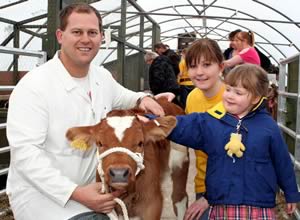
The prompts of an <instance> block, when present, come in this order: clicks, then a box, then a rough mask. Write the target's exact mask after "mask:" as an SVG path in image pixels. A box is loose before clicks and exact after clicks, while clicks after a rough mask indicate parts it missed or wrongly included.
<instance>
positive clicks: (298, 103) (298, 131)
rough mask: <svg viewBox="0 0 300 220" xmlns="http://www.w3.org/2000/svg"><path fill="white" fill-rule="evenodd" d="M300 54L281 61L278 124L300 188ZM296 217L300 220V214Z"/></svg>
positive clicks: (296, 213) (297, 211)
mask: <svg viewBox="0 0 300 220" xmlns="http://www.w3.org/2000/svg"><path fill="white" fill-rule="evenodd" d="M299 62H300V53H299V54H296V55H294V56H292V57H290V58H287V59H284V60H281V61H280V69H279V82H278V114H277V122H278V125H279V127H280V128H281V130H282V131H283V136H284V138H285V141H286V143H287V145H288V147H289V152H290V156H291V158H292V161H293V163H294V168H295V173H296V178H297V184H298V189H299V188H300V187H299V186H300V68H299ZM295 216H296V218H297V219H300V212H299V210H296V212H295Z"/></svg>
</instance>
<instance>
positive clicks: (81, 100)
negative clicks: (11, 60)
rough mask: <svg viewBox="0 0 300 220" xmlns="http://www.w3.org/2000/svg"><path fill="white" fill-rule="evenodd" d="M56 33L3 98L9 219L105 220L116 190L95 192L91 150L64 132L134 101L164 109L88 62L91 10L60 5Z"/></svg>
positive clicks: (93, 44) (95, 33)
mask: <svg viewBox="0 0 300 220" xmlns="http://www.w3.org/2000/svg"><path fill="white" fill-rule="evenodd" d="M56 37H57V40H58V42H59V44H60V45H61V50H59V51H58V52H57V53H56V55H55V56H54V57H53V59H51V60H49V61H48V62H46V63H45V64H43V65H41V66H39V67H37V68H35V69H33V70H32V71H30V72H29V73H27V74H26V75H25V76H24V77H23V78H22V80H21V81H20V82H19V83H18V84H17V86H16V87H15V89H14V90H13V92H12V94H11V96H10V100H9V109H8V116H7V138H8V141H9V145H10V146H11V161H10V167H9V172H8V179H7V191H6V192H7V195H8V198H9V202H10V206H11V208H12V211H13V214H14V218H15V219H16V220H33V219H38V220H54V219H55V220H67V219H72V220H85V219H90V220H92V219H93V220H103V219H108V217H107V216H106V215H105V213H109V212H111V211H112V209H113V208H114V206H115V204H116V203H115V201H114V198H115V197H117V196H119V195H120V194H121V193H123V192H119V191H116V192H113V193H107V194H100V191H101V189H100V188H101V184H99V183H96V182H95V176H96V164H97V158H96V148H91V149H90V150H88V151H80V150H77V149H74V148H72V147H71V146H70V144H69V143H68V141H67V139H66V137H65V134H66V131H67V130H68V129H69V128H71V127H74V126H85V125H92V124H96V123H98V122H99V121H100V120H101V119H102V118H104V117H105V116H106V114H107V113H108V112H109V111H111V110H112V109H127V108H131V107H134V106H136V104H137V103H140V104H139V107H140V108H142V109H145V110H149V111H151V112H153V113H154V114H157V115H163V114H164V112H163V109H162V108H161V106H159V105H158V104H157V103H156V102H155V101H154V100H153V99H152V98H150V97H148V96H147V94H145V93H136V92H133V91H130V90H128V89H126V88H124V87H123V86H121V85H120V84H118V83H117V82H116V81H115V80H114V79H113V77H112V75H111V74H110V72H108V71H107V70H106V69H104V68H103V67H98V66H94V65H92V64H91V62H92V60H93V58H94V57H95V56H96V54H97V53H98V51H99V48H100V46H101V40H102V20H101V16H100V14H99V12H98V11H97V10H96V9H95V8H93V7H92V6H90V5H88V4H84V3H78V4H70V5H68V6H67V7H65V8H64V9H63V10H62V11H61V12H60V24H59V28H58V29H57V31H56ZM101 213H103V214H101Z"/></svg>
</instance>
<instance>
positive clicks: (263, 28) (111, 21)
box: [0, 0, 300, 65]
mask: <svg viewBox="0 0 300 220" xmlns="http://www.w3.org/2000/svg"><path fill="white" fill-rule="evenodd" d="M62 1H63V2H71V0H62ZM122 2H123V1H121V0H100V1H94V3H92V5H93V6H94V7H95V8H96V9H97V10H99V12H100V13H101V15H102V17H103V24H104V27H105V28H107V27H108V26H110V27H111V28H112V33H113V35H114V36H116V37H119V34H120V32H119V30H120V27H121V26H122V25H124V27H125V26H126V28H125V36H126V41H127V42H128V43H130V44H131V45H134V46H139V45H140V42H139V39H140V27H141V15H144V23H143V24H142V26H143V29H144V36H143V40H144V43H143V47H144V48H145V49H151V46H152V45H151V44H152V22H150V21H149V19H152V20H153V21H154V22H156V23H157V24H158V25H159V26H160V31H161V38H160V40H161V41H162V42H164V43H166V44H168V45H169V46H170V47H171V48H172V49H175V50H176V49H177V47H178V45H177V44H178V34H182V33H195V34H196V36H197V38H203V37H209V38H212V39H214V40H216V41H218V43H219V45H220V47H221V48H222V49H226V48H227V47H228V45H229V42H228V40H227V37H228V34H229V33H230V32H231V31H233V30H236V29H241V30H243V31H253V32H254V34H255V44H256V47H258V48H259V49H260V50H261V51H262V52H263V53H265V54H266V55H267V56H269V57H270V59H271V62H272V63H273V64H278V61H279V60H280V59H284V58H287V57H290V56H293V55H295V54H296V53H299V52H300V40H299V36H300V13H298V8H299V7H298V6H299V0H285V1H279V0H243V1H241V0H200V1H199V0H172V1H170V0H151V1H150V0H127V1H126V6H127V7H126V10H125V11H126V13H127V14H126V18H121V8H122ZM123 3H124V2H123ZM47 9H48V0H1V2H0V42H3V41H4V39H5V38H6V37H7V36H9V35H10V34H11V33H12V32H13V28H12V26H13V23H14V22H20V21H23V20H27V19H30V18H32V17H37V16H41V15H43V14H46V13H47ZM46 22H47V20H46V19H45V18H44V19H40V20H37V21H35V22H31V23H30V24H40V25H42V24H45V23H46ZM29 30H30V31H34V32H37V31H38V30H37V29H29ZM39 31H40V32H39V33H41V32H45V29H42V30H39ZM29 38H30V36H28V34H26V33H21V37H20V39H21V43H20V46H21V47H22V46H23V45H24V44H26V42H27V41H28V39H29ZM116 45H117V44H116V43H112V44H111V45H110V48H107V49H102V54H104V55H103V56H100V55H99V56H97V58H98V59H99V60H100V61H99V60H98V61H97V63H99V64H101V63H102V62H103V61H109V60H111V59H115V58H116V55H115V53H116V49H115V48H116ZM7 46H11V43H10V44H9V45H7ZM104 47H105V45H104ZM26 48H28V49H31V50H40V49H41V40H40V39H36V37H34V39H32V40H31V41H30V43H28V46H27V47H26ZM134 52H137V50H135V49H128V48H127V50H126V54H131V53H134ZM1 65H4V64H3V63H2V64H1Z"/></svg>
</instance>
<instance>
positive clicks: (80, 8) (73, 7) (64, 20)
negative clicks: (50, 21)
mask: <svg viewBox="0 0 300 220" xmlns="http://www.w3.org/2000/svg"><path fill="white" fill-rule="evenodd" d="M73 12H76V13H86V14H90V13H94V14H95V15H96V17H97V18H98V21H99V30H100V32H102V18H101V15H100V13H99V12H98V11H97V10H96V9H95V8H94V7H93V6H91V5H89V4H87V3H73V4H70V5H68V6H66V7H65V8H63V9H62V10H61V11H60V13H59V18H60V24H59V28H60V29H61V30H62V31H64V30H65V29H66V27H67V25H68V18H69V16H70V15H71V14H72V13H73Z"/></svg>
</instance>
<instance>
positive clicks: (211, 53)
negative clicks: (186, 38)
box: [185, 38, 224, 68]
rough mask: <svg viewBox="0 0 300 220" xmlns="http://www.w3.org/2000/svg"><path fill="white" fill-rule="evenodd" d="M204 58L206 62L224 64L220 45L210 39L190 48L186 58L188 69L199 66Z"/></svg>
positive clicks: (196, 43) (200, 41) (205, 39)
mask: <svg viewBox="0 0 300 220" xmlns="http://www.w3.org/2000/svg"><path fill="white" fill-rule="evenodd" d="M202 57H203V58H204V60H205V61H208V62H214V63H218V64H222V62H223V60H224V57H223V53H222V50H221V49H220V47H219V45H218V43H217V42H216V41H214V40H212V39H209V38H203V39H199V40H197V41H195V42H194V43H193V44H192V45H191V46H189V48H188V50H187V53H186V56H185V62H186V66H187V68H190V67H191V66H192V65H197V64H199V63H200V59H201V58H202Z"/></svg>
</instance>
